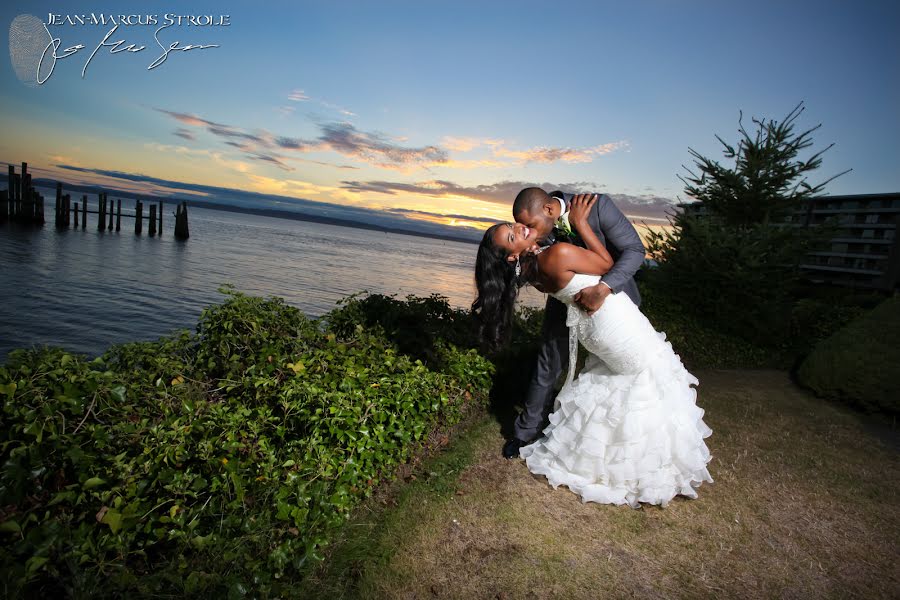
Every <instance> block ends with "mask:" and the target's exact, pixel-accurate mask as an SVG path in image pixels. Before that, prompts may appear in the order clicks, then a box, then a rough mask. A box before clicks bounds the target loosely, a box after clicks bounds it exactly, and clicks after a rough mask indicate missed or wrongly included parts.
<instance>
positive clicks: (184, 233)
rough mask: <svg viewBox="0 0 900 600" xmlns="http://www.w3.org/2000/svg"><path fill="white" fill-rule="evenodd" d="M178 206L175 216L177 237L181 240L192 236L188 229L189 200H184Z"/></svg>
mask: <svg viewBox="0 0 900 600" xmlns="http://www.w3.org/2000/svg"><path fill="white" fill-rule="evenodd" d="M178 208H179V210H178V212H177V213H176V216H175V237H176V238H177V239H179V240H186V239H188V238H189V237H190V236H191V235H190V231H189V230H188V212H187V202H184V201H183V202H182V203H181V204H179V205H178Z"/></svg>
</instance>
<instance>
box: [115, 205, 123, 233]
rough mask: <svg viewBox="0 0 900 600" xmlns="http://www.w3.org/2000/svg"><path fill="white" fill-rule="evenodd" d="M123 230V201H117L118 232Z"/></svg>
mask: <svg viewBox="0 0 900 600" xmlns="http://www.w3.org/2000/svg"><path fill="white" fill-rule="evenodd" d="M120 229H122V199H121V198H118V199H116V231H119V230H120Z"/></svg>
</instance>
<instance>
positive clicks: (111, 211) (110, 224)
mask: <svg viewBox="0 0 900 600" xmlns="http://www.w3.org/2000/svg"><path fill="white" fill-rule="evenodd" d="M115 212H116V211H114V210H113V201H112V200H110V201H109V227H108V228H107V229H109V230H110V231H112V228H113V217H114V216H115Z"/></svg>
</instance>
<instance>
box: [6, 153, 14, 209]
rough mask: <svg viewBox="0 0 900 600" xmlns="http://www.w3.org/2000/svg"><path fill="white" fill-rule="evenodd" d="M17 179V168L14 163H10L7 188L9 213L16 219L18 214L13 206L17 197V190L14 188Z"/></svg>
mask: <svg viewBox="0 0 900 600" xmlns="http://www.w3.org/2000/svg"><path fill="white" fill-rule="evenodd" d="M15 180H16V168H15V167H14V166H12V165H9V175H8V179H7V180H6V183H7V186H6V187H7V190H6V202H7V205H8V207H7V214H8V215H9V218H10V219H14V218H15V216H16V208H15V206H13V203H14V202H15V199H16V194H15V191H14V190H13V185H14V182H15Z"/></svg>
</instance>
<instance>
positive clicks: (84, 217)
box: [81, 194, 87, 229]
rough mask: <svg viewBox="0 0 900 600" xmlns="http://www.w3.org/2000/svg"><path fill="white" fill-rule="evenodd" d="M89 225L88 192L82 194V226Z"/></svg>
mask: <svg viewBox="0 0 900 600" xmlns="http://www.w3.org/2000/svg"><path fill="white" fill-rule="evenodd" d="M85 227H87V194H84V195H83V196H81V228H82V229H84V228H85Z"/></svg>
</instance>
